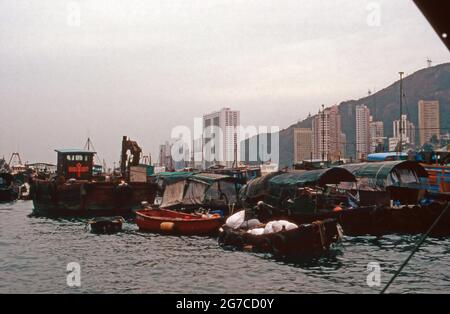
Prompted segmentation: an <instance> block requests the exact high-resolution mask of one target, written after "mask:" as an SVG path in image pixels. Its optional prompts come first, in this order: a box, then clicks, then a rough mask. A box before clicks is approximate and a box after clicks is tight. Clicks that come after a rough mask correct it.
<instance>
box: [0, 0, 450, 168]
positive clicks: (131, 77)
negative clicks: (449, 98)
mask: <svg viewBox="0 0 450 314" xmlns="http://www.w3.org/2000/svg"><path fill="white" fill-rule="evenodd" d="M373 4H375V5H373ZM377 4H379V8H380V11H379V13H380V15H379V17H380V19H379V26H377V25H376V24H377V12H378V11H377V9H376V6H377ZM368 6H369V7H368ZM78 8H79V9H80V10H79V17H80V18H79V19H77V16H78V14H77V12H78V11H77V9H78ZM368 20H369V22H370V23H368ZM78 22H79V25H78ZM373 24H375V25H373ZM427 57H430V58H431V59H432V60H433V64H439V63H443V62H448V61H450V58H449V54H448V51H447V49H446V48H445V46H444V45H443V44H442V43H441V41H440V40H439V38H438V36H437V35H436V34H435V33H434V31H433V30H432V28H431V26H429V24H428V22H427V21H426V19H425V18H424V17H423V16H422V14H421V13H420V12H419V10H418V9H417V8H416V7H415V5H414V4H413V2H412V1H410V0H396V1H391V0H384V1H364V0H346V1H345V0H341V1H317V0H292V1H288V0H276V1H266V0H254V1H232V0H220V1H219V0H217V1H216V0H207V1H205V0H199V1H194V0H179V1H171V0H158V1H156V0H142V1H141V0H126V1H125V0H123V1H119V0H104V1H100V0H98V1H96V0H89V1H88V0H85V1H64V0H40V1H23V0H3V1H1V2H0V104H1V123H0V157H1V156H2V155H4V156H5V157H6V158H9V155H10V154H11V153H12V152H13V151H19V152H20V153H21V155H22V158H23V159H24V160H26V161H30V162H33V161H49V162H55V161H56V156H55V153H54V151H53V150H54V149H55V148H63V147H82V146H83V144H84V142H85V140H86V138H87V136H88V135H90V136H91V138H92V139H93V141H94V144H95V148H96V149H97V151H98V152H99V155H100V157H101V158H105V159H106V161H107V162H108V164H111V163H112V161H114V160H118V158H119V153H120V145H121V143H120V142H121V137H122V135H128V136H130V137H132V139H135V140H137V141H138V143H139V144H140V145H141V147H142V148H143V149H144V152H145V153H148V152H151V153H152V155H153V159H154V160H156V159H157V157H158V156H157V152H158V145H159V144H160V143H161V142H163V141H164V140H167V139H169V138H170V132H171V129H172V127H173V126H176V125H187V126H189V127H191V126H192V125H193V118H194V117H201V116H202V114H203V113H207V112H211V111H215V110H218V109H220V108H222V107H224V106H229V107H231V108H233V109H237V110H240V111H241V123H242V124H243V125H249V124H253V125H269V126H270V125H278V126H280V127H281V128H285V127H287V126H289V125H290V124H292V123H293V122H295V121H297V120H299V119H302V118H304V117H306V116H307V114H308V113H309V112H311V113H316V112H317V110H318V108H319V106H320V104H322V103H324V104H326V105H331V104H334V103H339V102H341V101H344V100H348V99H357V98H360V97H362V96H365V95H366V94H367V90H368V89H369V88H370V89H372V90H373V89H377V88H383V87H386V86H387V85H389V84H391V83H392V82H394V81H395V80H396V79H397V78H398V74H397V73H398V71H401V70H403V71H404V72H405V73H407V74H411V73H412V72H414V71H416V70H418V69H420V68H423V67H425V66H426V59H427Z"/></svg>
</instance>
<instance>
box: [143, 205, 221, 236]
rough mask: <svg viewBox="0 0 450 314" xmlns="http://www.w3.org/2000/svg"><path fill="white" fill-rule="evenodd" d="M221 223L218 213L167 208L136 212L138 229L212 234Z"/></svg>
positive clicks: (171, 232) (172, 232)
mask: <svg viewBox="0 0 450 314" xmlns="http://www.w3.org/2000/svg"><path fill="white" fill-rule="evenodd" d="M222 223H223V218H222V217H221V216H220V215H218V214H212V215H211V214H186V213H180V212H176V211H172V210H167V209H143V210H138V211H137V212H136V224H137V226H138V227H139V230H140V231H144V232H153V233H163V234H173V235H189V236H192V235H199V236H206V235H213V234H215V233H217V231H218V230H219V227H220V226H221V225H222Z"/></svg>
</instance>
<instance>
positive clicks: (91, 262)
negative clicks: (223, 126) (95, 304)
mask: <svg viewBox="0 0 450 314" xmlns="http://www.w3.org/2000/svg"><path fill="white" fill-rule="evenodd" d="M32 206H33V205H32V202H31V201H17V202H15V203H11V204H0V293H199V294H205V293H378V292H379V291H380V290H381V289H382V286H383V284H385V283H386V282H387V281H388V280H389V278H390V277H391V276H392V274H393V273H394V271H395V270H396V269H398V267H399V266H400V264H401V263H402V262H403V261H404V260H405V258H406V257H407V256H408V254H409V253H410V251H411V249H412V248H413V246H414V244H415V241H417V239H418V236H398V235H391V236H383V237H380V238H376V237H355V238H350V237H345V239H344V241H343V242H342V243H341V244H339V245H338V246H337V247H335V248H334V249H333V250H332V251H331V252H329V253H328V254H327V255H326V256H323V257H321V258H316V259H312V260H311V259H310V260H303V261H286V260H276V259H274V258H272V257H270V256H268V255H264V254H255V253H247V252H239V251H232V250H224V249H222V248H221V247H219V246H218V244H217V240H216V239H214V238H201V237H174V236H161V235H154V234H144V233H140V232H139V231H138V230H137V227H136V226H135V225H134V224H133V223H129V222H127V223H125V224H124V226H123V228H124V230H123V232H121V233H118V234H114V235H94V234H91V233H90V232H89V231H87V230H86V220H82V219H78V220H67V219H61V220H55V219H47V218H35V217H28V215H29V214H30V213H31V211H32ZM70 262H77V263H79V265H80V266H81V286H80V287H69V286H68V285H67V282H66V276H67V273H68V272H67V270H66V266H67V264H68V263H70ZM371 262H376V263H379V265H380V266H381V272H380V280H381V285H380V286H377V285H375V286H373V285H371V286H369V285H368V283H367V276H368V275H369V271H368V270H367V267H368V264H369V263H371ZM389 292H394V293H449V292H450V239H448V238H444V239H435V238H432V239H428V240H427V241H426V242H425V243H424V244H423V246H422V247H421V249H420V250H419V251H418V252H417V253H416V254H415V255H414V257H413V258H412V259H411V261H410V262H409V264H408V265H407V266H406V267H405V269H404V271H403V272H402V274H401V275H400V276H399V277H398V278H397V279H396V281H395V282H394V283H393V284H392V286H391V288H390V289H389Z"/></svg>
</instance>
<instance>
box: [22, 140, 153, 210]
mask: <svg viewBox="0 0 450 314" xmlns="http://www.w3.org/2000/svg"><path fill="white" fill-rule="evenodd" d="M128 142H129V141H128V140H126V139H124V143H128ZM133 143H134V142H133ZM134 144H135V143H134ZM134 144H133V145H134ZM136 145H137V144H136ZM56 152H57V153H58V155H57V156H58V162H57V173H56V177H54V178H50V179H45V180H42V179H35V180H33V182H32V185H31V197H32V199H33V205H34V208H33V214H34V215H37V216H50V217H104V216H118V215H120V216H132V215H133V213H134V211H135V210H138V209H140V208H141V206H140V204H141V202H143V201H146V202H148V203H153V201H154V199H155V195H156V191H157V185H156V184H155V183H152V182H147V181H146V177H145V175H144V178H143V180H141V181H135V180H130V175H129V172H130V171H129V169H130V167H129V166H126V161H127V160H126V156H127V155H126V151H125V155H124V156H125V157H123V159H122V165H123V167H122V168H123V172H122V173H121V176H120V177H109V176H100V175H94V174H93V173H94V171H93V167H94V165H93V156H94V154H95V152H93V151H89V150H84V149H62V150H57V151H56ZM135 152H136V154H135V155H133V156H134V157H133V158H134V159H133V160H134V161H136V162H139V159H138V155H139V154H138V152H139V150H138V148H135ZM136 162H135V163H134V164H132V165H135V164H136Z"/></svg>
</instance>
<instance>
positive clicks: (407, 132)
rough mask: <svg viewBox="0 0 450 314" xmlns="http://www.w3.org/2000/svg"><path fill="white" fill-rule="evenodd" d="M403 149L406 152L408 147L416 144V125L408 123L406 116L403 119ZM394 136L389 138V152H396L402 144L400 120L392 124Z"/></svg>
mask: <svg viewBox="0 0 450 314" xmlns="http://www.w3.org/2000/svg"><path fill="white" fill-rule="evenodd" d="M401 123H402V124H401V126H402V127H401V129H402V130H401V131H402V132H401V134H402V136H401V137H402V148H403V150H405V149H406V148H407V146H410V147H413V146H414V145H415V143H416V130H415V127H414V124H413V123H412V122H410V121H408V119H407V117H406V114H403V115H402V119H401ZM392 125H393V133H394V136H393V137H391V138H389V150H390V151H395V150H396V149H397V145H399V143H400V120H394V121H393V122H392Z"/></svg>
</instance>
